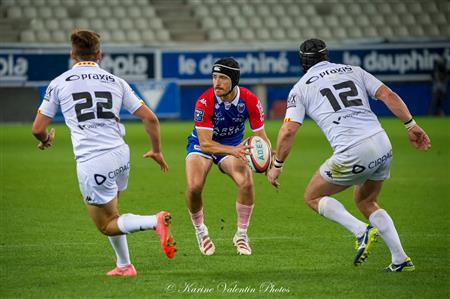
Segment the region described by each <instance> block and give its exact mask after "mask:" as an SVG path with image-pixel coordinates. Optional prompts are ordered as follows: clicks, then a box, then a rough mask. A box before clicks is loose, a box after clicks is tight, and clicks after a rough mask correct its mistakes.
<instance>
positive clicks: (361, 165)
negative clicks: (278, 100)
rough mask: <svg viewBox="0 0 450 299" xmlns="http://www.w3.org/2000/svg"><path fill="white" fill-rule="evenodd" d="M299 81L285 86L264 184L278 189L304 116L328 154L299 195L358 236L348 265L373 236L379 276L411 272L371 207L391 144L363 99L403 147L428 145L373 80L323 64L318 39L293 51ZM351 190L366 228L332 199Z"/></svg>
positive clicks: (392, 231)
mask: <svg viewBox="0 0 450 299" xmlns="http://www.w3.org/2000/svg"><path fill="white" fill-rule="evenodd" d="M300 57H301V64H302V66H303V70H304V71H305V74H304V76H303V77H302V78H301V79H300V80H299V81H298V82H297V84H295V85H294V87H293V88H292V90H291V92H290V94H289V97H288V101H287V110H286V116H285V123H284V124H283V126H282V128H281V129H280V132H279V134H278V140H277V149H276V157H275V159H274V167H273V168H271V169H270V171H269V173H268V179H269V181H270V183H272V184H273V185H274V186H278V181H277V178H278V177H279V176H280V175H281V169H282V167H283V164H284V160H285V159H286V158H287V156H288V154H289V152H290V150H291V147H292V145H293V142H294V137H295V134H296V132H297V130H298V129H299V127H300V125H301V124H303V120H304V117H305V115H308V116H310V117H311V118H312V119H313V120H314V121H315V122H316V123H317V125H318V126H319V127H320V129H321V130H322V131H323V133H324V134H325V136H326V137H327V139H328V141H329V143H330V145H331V147H332V148H333V155H332V156H331V157H330V158H329V159H328V160H326V161H325V162H324V163H323V164H322V165H321V166H320V167H319V169H318V170H317V171H316V173H315V174H314V175H313V177H312V178H311V181H310V183H309V184H308V186H307V187H306V190H305V192H304V199H305V201H306V203H307V204H308V205H309V206H310V207H311V208H312V209H314V210H315V211H317V212H318V213H320V214H321V215H323V216H324V217H326V218H329V219H331V220H333V221H334V222H337V223H339V224H341V225H343V226H344V227H345V228H347V229H348V230H349V231H350V232H352V233H353V235H354V236H355V237H356V238H357V246H356V247H357V251H356V255H355V258H354V260H353V262H354V264H355V265H360V264H361V263H363V262H364V261H365V260H366V259H367V257H368V254H369V251H370V248H371V246H372V245H373V243H374V241H375V239H376V238H377V236H378V235H380V236H381V237H382V238H383V239H384V241H385V242H386V244H387V245H388V247H389V249H390V251H391V254H392V264H391V265H390V266H388V267H387V268H386V269H385V270H386V271H389V272H392V271H396V272H400V271H413V270H414V265H413V263H412V261H411V259H410V258H409V257H408V256H407V255H406V253H405V251H404V250H403V248H402V245H401V243H400V239H399V236H398V234H397V231H396V228H395V226H394V223H393V221H392V219H391V217H390V216H389V214H388V213H387V212H386V211H385V210H384V209H381V208H380V206H379V204H378V201H377V200H378V195H379V193H380V191H381V187H382V185H383V182H384V180H386V179H388V178H389V176H390V165H391V160H392V146H391V143H390V142H389V138H388V136H387V134H386V132H385V131H384V130H383V128H382V127H381V125H380V123H379V121H378V119H377V117H376V115H375V114H374V113H373V112H372V110H371V109H370V105H369V97H371V98H374V99H377V100H381V101H383V102H384V103H385V104H386V106H387V107H388V108H389V109H390V110H391V111H392V112H393V113H394V114H395V115H396V116H397V117H398V118H399V119H401V120H402V121H403V122H404V123H405V126H406V128H407V130H408V131H407V134H408V137H409V139H410V142H411V143H412V144H413V145H414V146H415V147H416V148H418V149H423V150H427V149H428V148H429V147H430V146H431V145H430V140H429V138H428V136H427V134H426V133H425V132H424V131H423V130H422V129H421V128H420V127H419V126H418V125H417V124H416V123H415V121H414V120H413V119H412V116H411V114H410V112H409V110H408V108H407V107H406V105H405V103H404V102H403V100H402V99H401V98H400V97H399V96H398V95H397V94H396V93H394V92H393V91H392V90H391V89H389V88H388V87H387V86H386V85H384V84H383V83H382V82H381V81H380V80H378V79H377V78H375V77H374V76H373V75H371V74H369V73H368V72H366V71H365V70H363V69H362V68H360V67H357V66H350V65H343V64H335V63H331V62H329V61H328V50H327V47H326V45H325V43H324V42H323V41H321V40H319V39H310V40H306V41H305V42H303V43H302V45H301V46H300ZM351 186H355V192H354V197H355V202H356V205H357V207H358V208H359V210H360V211H361V212H362V214H363V215H364V216H366V217H367V219H368V220H369V222H370V224H366V223H364V222H363V221H360V220H359V219H357V218H356V217H354V216H353V215H351V214H350V213H349V212H348V211H347V210H346V209H345V207H344V206H343V205H342V204H341V203H340V202H339V201H337V200H336V199H335V198H333V197H331V196H332V195H333V194H336V193H339V192H341V191H343V190H345V189H346V188H348V187H351Z"/></svg>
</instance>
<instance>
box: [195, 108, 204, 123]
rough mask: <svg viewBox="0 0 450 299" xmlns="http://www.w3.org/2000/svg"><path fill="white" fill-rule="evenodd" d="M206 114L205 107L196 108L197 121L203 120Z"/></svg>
mask: <svg viewBox="0 0 450 299" xmlns="http://www.w3.org/2000/svg"><path fill="white" fill-rule="evenodd" d="M204 114H205V111H204V110H203V109H200V108H195V113H194V119H195V121H203V115H204Z"/></svg>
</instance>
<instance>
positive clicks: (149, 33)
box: [141, 29, 156, 43]
mask: <svg viewBox="0 0 450 299" xmlns="http://www.w3.org/2000/svg"><path fill="white" fill-rule="evenodd" d="M141 38H142V41H144V42H147V43H148V42H154V41H155V39H156V37H155V33H154V32H153V30H149V29H147V30H141Z"/></svg>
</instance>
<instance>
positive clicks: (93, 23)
mask: <svg viewBox="0 0 450 299" xmlns="http://www.w3.org/2000/svg"><path fill="white" fill-rule="evenodd" d="M89 24H90V28H91V29H92V30H94V31H96V32H100V31H101V30H103V28H105V23H104V22H103V19H91V20H90V21H89ZM133 27H134V26H133Z"/></svg>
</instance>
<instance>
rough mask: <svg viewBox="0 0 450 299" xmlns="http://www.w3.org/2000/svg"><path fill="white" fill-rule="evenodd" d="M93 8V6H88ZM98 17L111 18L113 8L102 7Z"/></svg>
mask: <svg viewBox="0 0 450 299" xmlns="http://www.w3.org/2000/svg"><path fill="white" fill-rule="evenodd" d="M88 9H92V8H88ZM98 17H100V18H103V19H110V18H112V10H111V8H109V7H103V8H102V9H99V10H98Z"/></svg>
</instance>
